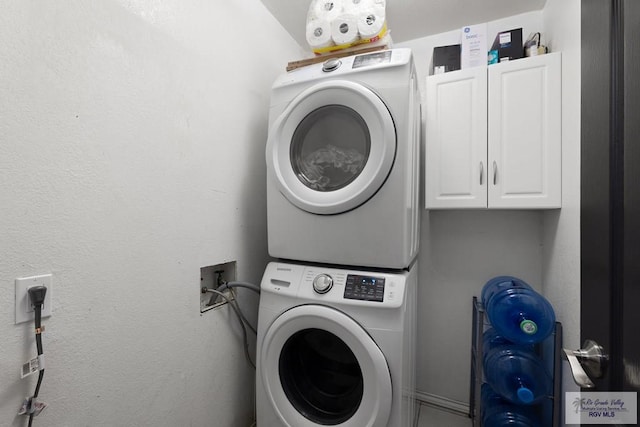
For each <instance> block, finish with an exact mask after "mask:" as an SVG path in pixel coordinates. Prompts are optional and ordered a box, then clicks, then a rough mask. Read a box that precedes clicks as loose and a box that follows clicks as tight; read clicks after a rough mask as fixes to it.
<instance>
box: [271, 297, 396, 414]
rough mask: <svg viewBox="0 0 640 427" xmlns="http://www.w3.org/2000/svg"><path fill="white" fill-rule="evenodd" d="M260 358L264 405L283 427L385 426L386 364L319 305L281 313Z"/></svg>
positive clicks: (357, 330)
mask: <svg viewBox="0 0 640 427" xmlns="http://www.w3.org/2000/svg"><path fill="white" fill-rule="evenodd" d="M259 357H260V362H261V371H260V372H261V373H260V374H261V377H262V382H263V384H264V385H265V390H266V394H267V399H268V400H269V401H270V404H271V405H273V407H274V408H277V413H278V415H279V416H280V418H281V421H282V422H283V423H284V425H286V426H290V427H316V426H345V425H353V426H356V425H357V426H371V427H386V426H387V422H388V420H389V415H390V413H391V401H392V399H391V393H392V390H391V374H390V373H389V367H388V365H387V361H386V359H385V357H384V355H383V353H382V351H381V350H380V348H379V347H378V346H377V345H376V343H375V342H374V341H373V339H372V338H371V336H369V334H368V333H367V331H366V330H364V329H363V328H362V327H361V326H360V325H359V324H357V323H356V322H355V321H354V320H353V319H351V318H350V317H349V316H347V315H345V314H344V313H342V312H340V311H338V310H336V309H333V308H330V307H326V306H320V305H302V306H298V307H294V308H292V309H290V310H288V311H286V312H285V313H283V314H282V315H280V316H279V317H278V318H277V319H276V320H275V321H274V322H273V323H272V324H271V326H269V328H268V329H267V331H266V333H265V336H264V340H263V344H262V349H261V352H260V355H259Z"/></svg>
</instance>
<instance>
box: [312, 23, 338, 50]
mask: <svg viewBox="0 0 640 427" xmlns="http://www.w3.org/2000/svg"><path fill="white" fill-rule="evenodd" d="M307 43H309V46H310V47H311V49H319V48H323V47H328V46H333V39H332V38H331V25H330V24H329V21H328V20H326V19H313V20H311V21H309V22H307Z"/></svg>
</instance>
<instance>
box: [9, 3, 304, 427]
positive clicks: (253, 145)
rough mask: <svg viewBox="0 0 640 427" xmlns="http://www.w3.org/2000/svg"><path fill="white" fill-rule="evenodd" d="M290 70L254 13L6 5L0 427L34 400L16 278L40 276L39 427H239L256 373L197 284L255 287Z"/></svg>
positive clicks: (251, 9) (285, 40) (278, 37)
mask: <svg viewBox="0 0 640 427" xmlns="http://www.w3.org/2000/svg"><path fill="white" fill-rule="evenodd" d="M252 29H260V33H259V34H257V36H256V34H253V33H252V31H251V30H252ZM300 57H302V50H301V48H300V47H299V46H298V45H297V44H296V43H295V42H294V41H293V39H292V38H291V37H290V36H289V35H288V34H287V33H286V32H285V31H284V30H283V29H282V28H281V27H280V25H279V24H278V23H277V22H276V21H275V19H274V18H273V17H272V16H271V15H270V14H269V13H268V12H267V11H266V9H265V8H264V6H263V5H262V3H260V2H259V1H258V0H235V1H230V2H219V1H215V2H212V1H202V0H188V1H184V0H180V1H177V0H105V1H99V2H86V1H80V0H68V1H65V2H37V1H31V0H29V1H8V2H3V6H2V13H1V14H0V58H2V59H1V60H0V288H1V289H2V292H0V337H2V345H1V346H0V366H2V369H0V425H2V426H19V425H26V424H24V422H25V419H24V418H18V417H17V416H16V413H17V410H18V408H19V406H20V403H21V401H22V399H23V398H24V397H25V396H29V395H31V394H32V393H33V389H34V386H35V378H34V377H30V378H29V379H27V380H20V377H19V370H20V367H21V364H22V363H23V362H25V361H26V360H28V359H29V358H31V357H32V356H33V355H34V354H35V346H34V344H33V341H34V338H33V325H32V324H29V323H25V324H21V325H14V279H15V278H16V277H23V276H29V275H35V274H44V273H53V302H54V306H53V317H51V318H49V319H46V320H45V324H46V328H47V329H46V332H45V334H44V349H45V354H46V358H47V370H46V374H45V379H44V384H43V386H42V389H41V398H42V400H44V401H46V402H48V403H49V404H50V406H49V408H47V409H46V411H45V412H43V414H42V415H41V416H40V417H39V418H38V419H37V420H36V422H35V425H49V426H125V425H127V426H136V425H140V426H142V425H154V426H186V425H194V426H204V425H217V426H225V427H231V426H243V427H245V426H248V425H249V423H250V421H249V420H250V419H251V417H252V415H253V408H252V402H253V397H252V394H253V376H254V374H253V371H252V370H251V368H250V367H249V366H248V364H247V363H246V362H245V359H244V357H243V352H242V345H241V339H240V335H239V333H238V331H237V330H238V327H237V325H236V323H235V322H236V319H235V318H234V317H232V316H231V314H230V312H229V310H228V308H224V309H221V310H218V311H215V312H213V311H212V312H208V313H205V314H204V315H202V316H201V315H200V313H199V295H198V288H199V272H200V267H202V266H207V265H211V264H215V263H219V262H223V261H227V260H237V262H238V277H239V278H240V279H243V280H248V281H254V282H258V281H259V279H260V277H261V274H262V270H263V268H264V265H265V263H266V262H267V256H266V254H267V250H266V211H265V206H266V203H265V196H264V188H263V187H264V185H263V182H264V175H265V168H264V155H263V147H264V142H265V139H266V127H267V112H268V100H269V91H270V86H271V83H272V81H273V79H274V78H275V76H276V75H277V74H279V73H281V72H283V71H284V68H285V65H286V63H287V61H289V60H292V59H299V58H300ZM241 298H243V297H241ZM243 300H244V301H245V304H244V305H245V307H246V310H248V311H249V312H251V313H252V316H251V317H252V318H254V319H255V311H256V299H255V298H254V297H253V296H252V295H247V296H246V298H243ZM229 325H232V327H231V328H230V327H229Z"/></svg>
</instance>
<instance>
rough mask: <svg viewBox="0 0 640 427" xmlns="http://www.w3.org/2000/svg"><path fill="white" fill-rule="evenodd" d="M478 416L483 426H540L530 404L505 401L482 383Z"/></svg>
mask: <svg viewBox="0 0 640 427" xmlns="http://www.w3.org/2000/svg"><path fill="white" fill-rule="evenodd" d="M481 402H482V406H481V410H480V414H481V415H480V416H481V419H482V425H483V427H503V426H509V427H540V426H541V425H542V424H541V423H540V422H539V421H538V420H539V417H538V416H537V415H536V413H535V411H534V410H533V408H532V407H531V406H519V405H514V404H512V403H509V402H507V401H506V400H504V399H503V398H501V397H500V395H498V394H497V393H496V392H494V391H493V390H492V389H491V386H489V384H486V383H485V384H482V389H481Z"/></svg>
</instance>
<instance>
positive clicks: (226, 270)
mask: <svg viewBox="0 0 640 427" xmlns="http://www.w3.org/2000/svg"><path fill="white" fill-rule="evenodd" d="M234 280H236V262H235V261H229V262H225V263H223V264H215V265H210V266H207V267H201V268H200V288H199V289H198V291H199V293H200V313H204V312H205V311H209V310H211V309H214V308H216V307H219V306H221V305H223V304H226V303H227V300H225V299H224V298H223V297H221V296H219V295H216V294H215V293H213V292H207V291H206V289H218V288H219V287H220V286H221V285H222V284H224V283H226V282H233V281H234ZM224 294H225V295H226V296H227V298H229V300H233V299H234V298H235V294H234V292H233V289H227V290H226V291H224Z"/></svg>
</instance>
